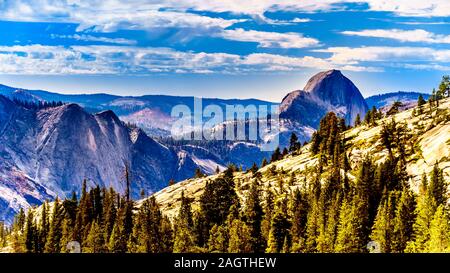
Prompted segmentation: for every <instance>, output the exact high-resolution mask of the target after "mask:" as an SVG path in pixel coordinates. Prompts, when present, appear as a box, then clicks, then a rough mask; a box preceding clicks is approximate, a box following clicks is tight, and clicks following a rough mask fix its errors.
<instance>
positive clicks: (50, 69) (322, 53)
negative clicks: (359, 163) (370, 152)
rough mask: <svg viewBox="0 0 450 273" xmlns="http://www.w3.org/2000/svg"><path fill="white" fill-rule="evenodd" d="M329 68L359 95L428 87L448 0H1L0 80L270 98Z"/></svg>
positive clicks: (441, 47)
mask: <svg viewBox="0 0 450 273" xmlns="http://www.w3.org/2000/svg"><path fill="white" fill-rule="evenodd" d="M125 2H126V4H125ZM332 68H334V69H340V70H342V71H343V73H344V74H345V75H347V76H348V77H349V78H350V79H351V80H353V81H354V82H355V83H356V85H357V86H358V87H359V88H360V90H361V92H362V93H363V95H364V96H369V95H373V94H377V93H383V92H392V91H398V90H406V91H420V92H430V90H431V89H432V88H433V87H435V86H436V85H437V84H438V82H439V80H440V78H441V76H442V75H444V74H449V73H450V1H448V0H428V1H422V0H394V1H379V0H353V1H347V0H342V1H341V0H315V1H298V0H284V1H280V0H279V1H276V0H209V1H204V0H151V1H137V0H130V1H113V0H107V1H97V0H95V1H92V0H91V1H83V0H77V1H76V0H66V1H52V0H36V1H25V0H23V1H21V0H14V1H9V0H0V83H3V84H7V85H13V86H17V87H23V88H34V89H45V90H50V91H55V92H61V93H93V92H107V93H113V94H121V95H142V94H170V95H196V96H203V97H223V98H259V99H265V100H272V101H280V100H281V99H282V98H283V97H284V96H285V95H286V93H287V92H289V91H292V90H296V89H301V88H302V87H303V86H304V84H305V83H306V81H307V79H308V78H309V77H311V76H312V75H313V74H314V73H316V72H318V71H321V70H326V69H332Z"/></svg>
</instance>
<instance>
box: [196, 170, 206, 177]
mask: <svg viewBox="0 0 450 273" xmlns="http://www.w3.org/2000/svg"><path fill="white" fill-rule="evenodd" d="M202 177H205V174H204V173H203V172H202V170H200V168H196V169H195V175H194V178H202Z"/></svg>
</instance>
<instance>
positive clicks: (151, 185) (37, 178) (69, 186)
mask: <svg viewBox="0 0 450 273" xmlns="http://www.w3.org/2000/svg"><path fill="white" fill-rule="evenodd" d="M0 95H3V96H0V220H6V221H7V222H8V221H9V222H10V221H11V220H12V215H14V213H15V212H17V210H18V209H19V208H27V207H29V206H32V205H37V204H40V203H41V202H42V201H43V200H45V199H51V198H54V197H56V196H59V197H60V198H64V197H67V196H69V195H70V194H71V193H72V192H73V191H75V192H80V190H81V185H82V181H83V180H86V181H87V182H88V185H89V186H90V187H93V186H95V185H100V186H106V187H113V188H115V189H116V190H117V191H119V192H123V191H124V187H125V184H124V176H123V173H124V170H125V168H126V166H127V168H128V169H129V172H130V173H131V179H132V181H133V183H132V192H131V193H132V197H133V198H137V197H138V196H139V193H140V192H141V190H144V191H145V192H147V193H152V192H156V191H158V190H161V189H163V188H164V187H166V186H167V185H168V182H169V180H174V181H180V180H184V179H187V178H190V177H192V176H193V175H194V173H195V170H196V169H200V170H201V171H202V172H203V173H205V174H213V173H214V172H215V170H216V168H219V169H223V168H225V166H226V165H227V164H229V163H233V164H236V165H237V166H242V167H243V168H249V167H250V166H251V165H252V164H253V163H254V162H256V163H260V162H261V161H262V159H263V158H268V157H269V156H270V154H271V153H270V152H267V151H261V149H260V144H261V143H260V142H250V141H174V140H173V139H172V138H170V137H168V136H169V133H170V132H169V130H170V127H171V124H172V122H173V121H174V119H173V118H172V117H171V116H170V112H171V109H172V107H174V106H175V105H178V104H184V105H187V106H188V107H190V108H191V109H193V103H194V99H193V97H174V96H162V95H153V96H142V97H131V96H128V97H121V96H114V95H108V94H92V95H63V94H57V93H51V92H47V91H42V90H25V89H19V88H12V87H8V86H4V85H1V86H0ZM51 101H61V102H64V103H65V104H64V105H61V106H58V105H56V106H51V107H37V108H33V107H27V104H25V103H24V102H27V103H34V104H39V103H40V104H42V103H43V102H51ZM376 101H377V98H373V99H371V103H370V104H369V105H374V103H376ZM379 101H383V102H380V103H379V104H382V103H388V102H389V100H387V99H386V98H385V97H380V98H379ZM236 104H240V105H243V106H244V107H245V106H248V105H255V106H257V107H258V106H260V105H265V106H269V107H270V106H272V105H278V104H277V103H273V102H267V101H261V100H255V99H249V100H237V99H235V100H222V99H203V107H206V106H207V105H219V106H220V107H221V108H222V109H224V108H225V107H226V106H227V105H236ZM369 105H368V104H367V102H366V101H365V100H364V98H363V97H362V95H361V93H360V91H359V90H358V88H357V87H356V86H355V85H354V84H353V83H352V82H351V81H350V80H349V79H348V78H346V77H345V76H344V75H343V74H342V73H341V72H340V71H337V70H330V71H325V72H321V73H319V74H317V75H315V76H313V77H312V78H311V79H310V80H309V81H308V83H307V85H306V86H305V88H304V89H303V90H297V91H293V92H291V93H289V94H288V95H287V96H286V97H285V98H284V99H283V101H282V102H281V104H279V106H280V132H279V133H278V135H276V136H275V135H272V136H270V137H279V139H280V146H281V147H286V146H287V145H288V143H289V138H290V136H291V134H292V133H293V132H294V133H296V134H297V135H298V136H299V140H300V141H302V142H303V141H307V140H309V139H310V137H311V136H312V134H313V132H314V130H315V128H317V126H318V124H319V121H320V119H321V118H322V116H323V115H325V114H326V113H327V112H330V111H333V112H335V113H336V114H337V115H339V116H341V117H343V118H345V120H346V122H347V123H348V124H352V123H353V122H354V120H355V118H356V116H357V115H358V114H359V115H360V116H361V117H362V116H364V114H365V113H366V111H367V110H368V109H369ZM269 109H270V108H269ZM236 122H239V121H233V122H232V123H233V125H232V126H235V123H236ZM240 122H242V121H240ZM244 122H247V123H248V122H252V121H244ZM253 122H254V121H253ZM218 126H220V124H218Z"/></svg>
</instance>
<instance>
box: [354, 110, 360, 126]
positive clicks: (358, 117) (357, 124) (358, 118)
mask: <svg viewBox="0 0 450 273" xmlns="http://www.w3.org/2000/svg"><path fill="white" fill-rule="evenodd" d="M360 125H361V116H360V115H359V113H358V114H357V115H356V118H355V127H358V126H360Z"/></svg>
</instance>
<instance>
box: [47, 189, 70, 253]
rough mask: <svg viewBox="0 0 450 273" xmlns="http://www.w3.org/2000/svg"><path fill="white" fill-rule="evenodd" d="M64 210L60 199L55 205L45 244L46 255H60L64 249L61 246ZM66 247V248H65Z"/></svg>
mask: <svg viewBox="0 0 450 273" xmlns="http://www.w3.org/2000/svg"><path fill="white" fill-rule="evenodd" d="M62 216H63V209H62V207H61V203H60V201H59V199H58V198H56V200H55V202H54V203H53V210H52V217H51V222H50V230H49V233H48V237H47V242H46V244H45V249H44V251H45V252H46V253H59V252H60V251H61V249H62V246H61V245H60V241H61V237H62V220H63V217H62ZM63 247H65V246H63Z"/></svg>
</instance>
